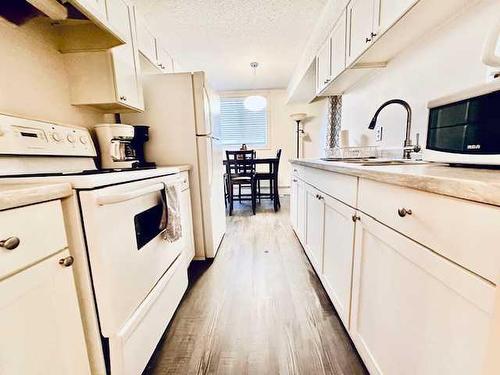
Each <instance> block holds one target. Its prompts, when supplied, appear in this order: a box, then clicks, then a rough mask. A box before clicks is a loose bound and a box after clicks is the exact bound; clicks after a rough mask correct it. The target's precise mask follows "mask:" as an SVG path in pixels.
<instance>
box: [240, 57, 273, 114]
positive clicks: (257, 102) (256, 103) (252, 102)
mask: <svg viewBox="0 0 500 375" xmlns="http://www.w3.org/2000/svg"><path fill="white" fill-rule="evenodd" d="M250 67H251V68H252V69H253V81H254V84H255V80H256V77H257V68H258V67H259V63H258V62H256V61H254V62H251V63H250ZM243 104H244V105H245V108H246V109H248V110H249V111H254V112H257V111H262V110H263V109H264V108H266V107H267V99H266V98H264V97H263V96H262V95H250V96H247V97H246V98H245V100H244V101H243Z"/></svg>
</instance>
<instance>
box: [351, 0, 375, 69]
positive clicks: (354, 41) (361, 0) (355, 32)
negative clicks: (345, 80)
mask: <svg viewBox="0 0 500 375" xmlns="http://www.w3.org/2000/svg"><path fill="white" fill-rule="evenodd" d="M374 16H375V4H374V0H351V2H350V3H349V5H348V6H347V31H348V32H347V35H348V38H347V41H348V44H347V46H348V48H347V63H348V64H351V63H352V62H354V61H355V60H356V59H357V58H358V57H359V56H360V55H361V54H362V53H363V52H364V51H365V50H366V49H367V48H368V47H369V46H370V45H371V44H372V42H373V39H374V37H375V36H376V33H375V32H374V28H373V19H374Z"/></svg>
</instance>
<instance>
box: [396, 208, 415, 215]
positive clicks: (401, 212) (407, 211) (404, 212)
mask: <svg viewBox="0 0 500 375" xmlns="http://www.w3.org/2000/svg"><path fill="white" fill-rule="evenodd" d="M412 213H413V212H412V211H411V210H410V209H406V208H399V209H398V215H399V216H400V217H405V216H406V215H411V214H412Z"/></svg>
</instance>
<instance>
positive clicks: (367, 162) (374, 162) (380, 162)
mask: <svg viewBox="0 0 500 375" xmlns="http://www.w3.org/2000/svg"><path fill="white" fill-rule="evenodd" d="M324 160H326V161H332V162H340V163H348V164H356V165H361V166H384V165H389V166H390V165H418V164H427V162H425V161H423V160H410V159H376V158H374V159H324Z"/></svg>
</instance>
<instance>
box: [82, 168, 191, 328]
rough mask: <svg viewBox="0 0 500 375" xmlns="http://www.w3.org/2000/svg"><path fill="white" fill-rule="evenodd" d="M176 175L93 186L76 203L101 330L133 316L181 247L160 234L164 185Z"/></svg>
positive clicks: (179, 242) (118, 325) (176, 178)
mask: <svg viewBox="0 0 500 375" xmlns="http://www.w3.org/2000/svg"><path fill="white" fill-rule="evenodd" d="M180 183H181V179H180V178H179V176H178V175H172V176H165V177H160V178H153V179H148V180H143V181H136V182H132V183H125V184H121V185H114V186H111V187H106V188H102V189H97V190H92V191H80V192H79V195H80V202H81V207H82V213H83V221H84V226H85V236H86V239H87V247H88V253H89V259H90V266H91V272H92V279H93V284H94V289H95V295H96V300H97V307H98V312H99V319H100V323H101V331H102V334H103V336H104V337H110V336H111V335H113V334H115V333H116V332H118V331H119V329H120V328H121V327H122V326H123V325H124V324H125V323H126V321H127V320H128V319H129V318H130V317H131V316H132V314H133V313H134V311H135V310H136V309H137V308H138V307H139V305H140V304H141V302H142V301H144V299H145V298H146V296H147V295H148V293H149V292H150V291H151V290H152V289H153V287H154V286H155V284H156V283H157V282H158V280H159V279H160V278H161V276H162V275H163V274H164V273H165V272H166V271H167V269H168V268H169V267H170V265H171V264H172V263H173V262H174V260H175V259H176V258H177V257H178V256H179V254H180V253H181V251H182V247H183V243H184V238H183V237H182V236H181V238H180V239H178V240H177V241H175V242H169V241H167V240H165V239H164V236H163V233H162V232H163V229H164V228H162V225H161V218H162V214H163V210H165V209H166V207H165V206H166V202H165V194H164V193H163V192H162V190H164V188H165V186H168V185H171V184H179V185H180Z"/></svg>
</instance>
